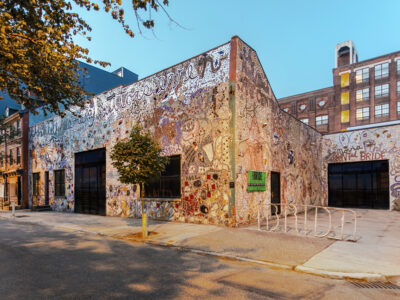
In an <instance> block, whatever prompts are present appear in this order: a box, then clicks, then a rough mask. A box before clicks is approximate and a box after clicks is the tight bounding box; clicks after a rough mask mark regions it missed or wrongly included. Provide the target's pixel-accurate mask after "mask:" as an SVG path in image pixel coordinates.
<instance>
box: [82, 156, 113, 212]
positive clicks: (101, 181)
mask: <svg viewBox="0 0 400 300" xmlns="http://www.w3.org/2000/svg"><path fill="white" fill-rule="evenodd" d="M105 171H106V150H105V149H99V150H93V151H86V152H81V153H75V212H76V213H85V214H96V215H105V214H106V188H105V185H106V172H105Z"/></svg>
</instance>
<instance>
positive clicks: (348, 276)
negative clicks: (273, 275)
mask: <svg viewBox="0 0 400 300" xmlns="http://www.w3.org/2000/svg"><path fill="white" fill-rule="evenodd" d="M144 243H145V244H149V245H154V246H161V247H171V248H178V249H180V250H184V251H188V252H192V253H196V254H200V255H208V256H216V257H219V258H222V259H229V260H237V261H244V262H250V263H255V264H260V265H264V266H268V267H272V268H277V269H282V270H290V271H296V272H299V273H307V274H311V275H316V276H321V277H325V278H332V279H344V280H363V281H384V282H392V281H391V280H389V279H388V278H387V277H386V276H384V275H382V274H378V273H346V272H335V271H327V270H319V269H314V268H309V267H305V266H303V265H298V266H296V265H286V264H280V263H274V262H268V261H263V260H257V259H252V258H247V257H241V256H235V255H231V254H223V253H219V252H214V251H206V250H200V249H196V248H190V247H184V246H178V245H173V244H167V243H157V242H154V241H144Z"/></svg>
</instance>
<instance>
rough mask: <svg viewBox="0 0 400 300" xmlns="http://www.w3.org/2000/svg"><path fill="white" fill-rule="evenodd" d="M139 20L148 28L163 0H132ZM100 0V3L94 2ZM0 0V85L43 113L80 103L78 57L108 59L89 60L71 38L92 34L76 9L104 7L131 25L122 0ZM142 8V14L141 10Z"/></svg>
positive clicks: (128, 29) (124, 26) (127, 28)
mask: <svg viewBox="0 0 400 300" xmlns="http://www.w3.org/2000/svg"><path fill="white" fill-rule="evenodd" d="M131 2H132V9H133V12H134V14H135V16H136V19H137V28H136V30H138V31H139V32H142V29H141V26H143V27H145V28H147V29H153V27H154V20H153V19H152V15H151V12H152V11H154V12H157V11H159V10H161V11H163V12H164V13H165V14H166V15H167V17H168V18H169V20H170V21H172V22H174V21H173V20H172V19H171V17H170V16H169V15H168V13H167V12H166V10H165V6H167V5H168V4H169V3H168V0H162V2H161V1H158V0H131ZM99 3H100V4H99ZM99 3H96V2H95V1H92V0H70V1H68V0H0V90H1V91H2V92H4V93H8V94H9V95H10V97H11V98H13V99H15V100H16V101H17V102H18V103H20V104H23V105H24V106H25V108H27V109H28V110H30V111H32V112H34V110H35V108H37V107H39V106H42V105H44V106H43V110H44V112H45V114H46V113H47V112H53V113H56V114H59V115H61V116H63V115H65V113H64V112H63V111H62V109H60V108H62V107H64V108H66V109H68V108H69V107H70V106H73V105H76V106H80V107H82V106H83V105H84V104H83V102H84V100H85V99H86V98H87V97H88V96H90V94H89V93H87V92H86V91H85V90H84V88H83V87H82V86H81V84H80V83H79V76H80V75H79V74H82V72H84V70H83V69H81V68H79V65H78V61H77V60H83V61H85V62H87V63H95V64H99V65H101V66H103V67H105V66H107V65H109V63H108V62H104V61H100V60H93V59H92V58H91V57H90V55H89V50H88V49H87V48H84V47H82V46H80V45H78V44H77V43H75V42H74V36H76V35H80V36H84V37H85V38H86V39H87V40H88V41H90V40H91V37H90V35H89V33H90V32H91V30H92V28H91V27H90V25H89V24H87V23H86V21H85V20H84V19H83V18H82V17H81V16H80V15H79V14H78V13H76V9H77V8H78V9H86V10H87V11H98V10H100V9H102V10H104V11H105V12H106V13H108V14H110V15H111V16H112V18H113V19H115V20H116V21H117V22H119V23H120V24H121V26H122V29H123V30H124V31H125V33H126V34H128V36H130V37H134V36H135V34H134V32H133V29H132V28H131V27H130V26H129V25H128V24H127V22H126V18H125V10H124V8H123V4H122V0H101V1H99ZM143 13H144V14H145V16H143V15H142V14H143Z"/></svg>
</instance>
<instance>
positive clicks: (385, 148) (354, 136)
mask: <svg viewBox="0 0 400 300" xmlns="http://www.w3.org/2000/svg"><path fill="white" fill-rule="evenodd" d="M399 141H400V126H399V125H395V126H386V127H379V128H371V129H364V130H356V131H349V132H343V133H338V134H331V135H326V136H324V138H323V158H324V168H323V172H324V173H323V174H324V176H327V167H328V164H329V163H338V162H356V161H373V160H388V161H389V186H390V191H389V193H390V208H391V209H393V210H400V142H399Z"/></svg>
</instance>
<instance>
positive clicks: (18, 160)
mask: <svg viewBox="0 0 400 300" xmlns="http://www.w3.org/2000/svg"><path fill="white" fill-rule="evenodd" d="M20 163H21V150H20V149H19V148H17V165H19V164H20Z"/></svg>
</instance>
